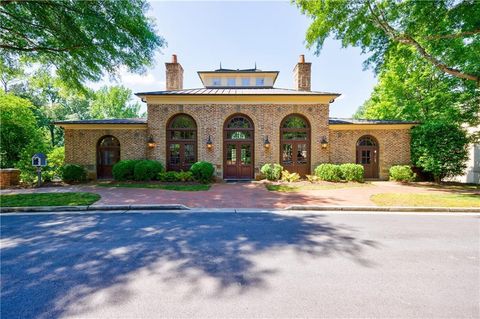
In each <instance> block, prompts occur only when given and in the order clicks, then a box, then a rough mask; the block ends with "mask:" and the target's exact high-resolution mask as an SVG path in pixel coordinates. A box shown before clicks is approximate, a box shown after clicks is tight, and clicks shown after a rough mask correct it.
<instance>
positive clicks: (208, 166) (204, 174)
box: [190, 161, 215, 184]
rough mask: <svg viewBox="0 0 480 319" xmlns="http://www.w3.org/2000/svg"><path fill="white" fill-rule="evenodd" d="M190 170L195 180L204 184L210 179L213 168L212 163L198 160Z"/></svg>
mask: <svg viewBox="0 0 480 319" xmlns="http://www.w3.org/2000/svg"><path fill="white" fill-rule="evenodd" d="M190 172H192V175H193V178H194V179H195V180H196V181H199V182H201V183H205V184H206V183H210V182H211V181H212V179H213V173H214V172H215V168H214V167H213V164H212V163H209V162H203V161H200V162H196V163H195V164H193V165H192V167H190Z"/></svg>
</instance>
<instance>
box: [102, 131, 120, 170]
mask: <svg viewBox="0 0 480 319" xmlns="http://www.w3.org/2000/svg"><path fill="white" fill-rule="evenodd" d="M119 160H120V142H119V141H118V139H117V138H116V137H114V136H111V135H107V136H104V137H102V138H100V139H99V140H98V143H97V178H112V167H113V165H115V164H116V163H117V162H118V161H119Z"/></svg>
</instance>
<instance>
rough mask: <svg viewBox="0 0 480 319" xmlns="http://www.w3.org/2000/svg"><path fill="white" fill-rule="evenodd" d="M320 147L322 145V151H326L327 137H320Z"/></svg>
mask: <svg viewBox="0 0 480 319" xmlns="http://www.w3.org/2000/svg"><path fill="white" fill-rule="evenodd" d="M320 145H322V148H323V149H326V148H327V146H328V141H327V137H326V136H323V137H322V140H321V141H320Z"/></svg>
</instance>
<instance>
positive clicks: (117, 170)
mask: <svg viewBox="0 0 480 319" xmlns="http://www.w3.org/2000/svg"><path fill="white" fill-rule="evenodd" d="M139 161H140V160H123V161H119V162H118V163H116V164H115V165H113V168H112V174H113V178H114V179H115V180H116V181H128V180H133V171H134V169H135V165H137V163H138V162H139Z"/></svg>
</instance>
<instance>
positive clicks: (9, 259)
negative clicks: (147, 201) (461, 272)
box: [1, 213, 376, 318]
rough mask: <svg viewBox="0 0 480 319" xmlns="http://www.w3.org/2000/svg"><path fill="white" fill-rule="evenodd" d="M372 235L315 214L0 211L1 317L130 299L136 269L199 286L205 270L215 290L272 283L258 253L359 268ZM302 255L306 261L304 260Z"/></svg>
mask: <svg viewBox="0 0 480 319" xmlns="http://www.w3.org/2000/svg"><path fill="white" fill-rule="evenodd" d="M375 246H376V243H375V242H372V241H368V240H361V239H359V238H357V237H356V230H355V229H351V228H349V227H347V226H345V225H334V224H332V223H330V222H328V221H327V218H326V217H324V216H320V215H301V216H300V215H299V216H285V215H279V214H267V213H265V214H253V213H252V214H250V213H242V214H233V213H232V214H222V213H211V214H187V213H185V214H183V213H179V214H122V215H120V214H102V215H50V216H46V215H42V216H3V217H1V262H2V263H1V278H2V284H1V285H2V286H1V315H2V317H3V318H19V317H21V318H32V317H35V318H46V317H49V318H51V317H59V316H61V315H62V314H64V313H65V311H67V309H68V307H69V306H71V305H74V304H77V303H78V302H80V301H81V300H82V299H83V298H86V297H88V296H89V295H91V294H93V293H95V292H97V291H99V290H102V289H105V288H109V287H112V286H114V287H115V289H114V290H113V291H114V293H115V294H116V296H115V298H113V299H112V300H114V301H112V302H122V301H125V300H127V299H128V298H131V294H132V293H133V292H130V291H128V289H127V288H126V287H125V286H126V283H127V282H128V281H129V280H130V279H129V277H128V275H129V274H130V275H131V274H132V273H133V272H136V271H147V272H161V278H162V280H165V281H171V282H175V281H177V282H184V283H185V282H188V284H189V285H190V286H191V287H193V289H194V288H195V286H198V285H200V281H201V280H204V279H205V278H208V279H210V280H214V281H215V282H216V286H215V287H216V292H215V293H216V294H222V292H224V291H226V289H232V288H235V289H236V290H235V291H236V292H238V293H244V292H246V291H247V290H249V289H265V290H268V277H269V276H271V275H272V274H275V273H276V269H275V268H274V267H272V268H267V269H264V268H263V269H262V268H260V267H259V266H258V265H256V263H255V260H254V258H255V256H256V255H259V254H262V253H270V252H272V253H274V252H275V251H276V250H280V249H291V250H294V251H295V252H296V253H298V254H301V255H304V256H306V257H311V258H321V257H329V256H338V255H341V256H344V257H345V258H349V259H351V260H352V261H354V262H356V263H359V264H361V265H362V266H365V267H371V266H373V265H372V264H371V263H370V262H369V261H368V260H366V259H364V258H363V257H362V252H363V251H364V249H365V247H375ZM307 261H308V259H307Z"/></svg>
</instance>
